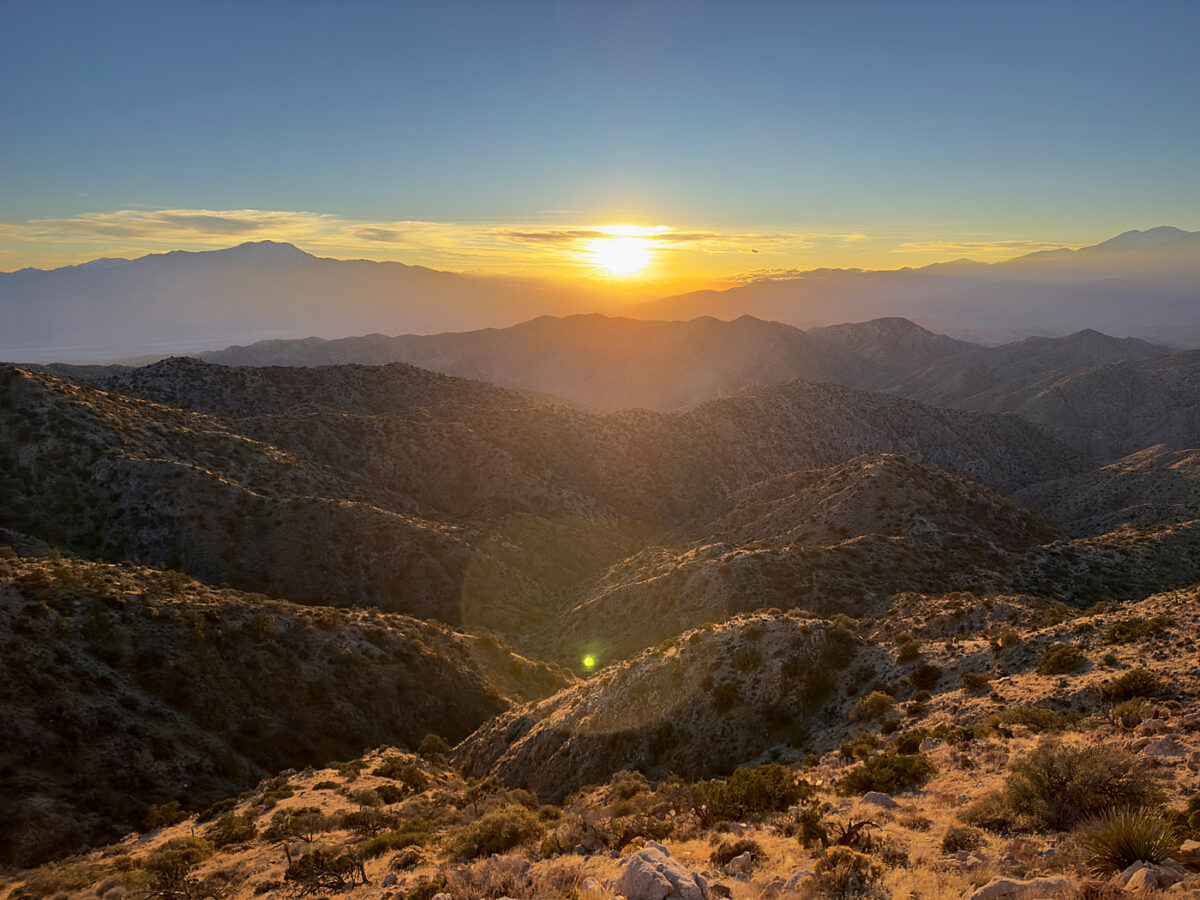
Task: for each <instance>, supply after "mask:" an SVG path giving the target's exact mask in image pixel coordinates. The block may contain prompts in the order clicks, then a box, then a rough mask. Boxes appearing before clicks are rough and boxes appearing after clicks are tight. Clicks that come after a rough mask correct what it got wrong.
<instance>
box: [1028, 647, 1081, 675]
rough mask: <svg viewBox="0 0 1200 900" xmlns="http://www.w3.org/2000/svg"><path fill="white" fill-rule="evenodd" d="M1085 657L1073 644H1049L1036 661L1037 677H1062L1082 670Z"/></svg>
mask: <svg viewBox="0 0 1200 900" xmlns="http://www.w3.org/2000/svg"><path fill="white" fill-rule="evenodd" d="M1086 661H1087V657H1085V656H1084V655H1083V651H1082V650H1080V649H1079V648H1078V647H1076V646H1075V645H1074V644H1051V645H1050V646H1049V647H1047V648H1046V649H1045V650H1043V651H1042V656H1041V658H1040V659H1039V660H1038V664H1037V671H1038V674H1039V675H1063V674H1066V673H1067V672H1075V671H1078V670H1079V669H1081V668H1083V664H1084V662H1086Z"/></svg>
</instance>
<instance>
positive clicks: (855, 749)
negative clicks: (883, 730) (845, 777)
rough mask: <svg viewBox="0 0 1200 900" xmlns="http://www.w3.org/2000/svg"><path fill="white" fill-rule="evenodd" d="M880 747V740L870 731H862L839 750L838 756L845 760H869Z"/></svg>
mask: <svg viewBox="0 0 1200 900" xmlns="http://www.w3.org/2000/svg"><path fill="white" fill-rule="evenodd" d="M878 746H879V738H877V737H875V735H873V734H871V732H869V731H860V732H859V733H858V734H856V735H855V736H854V737H852V738H851V739H850V740H848V741H846V742H845V743H843V744H842V745H841V746H840V747H839V748H838V754H839V755H840V756H841V757H842V758H843V759H856V758H857V759H867V758H869V757H870V755H871V751H872V750H874V749H875V748H876V747H878Z"/></svg>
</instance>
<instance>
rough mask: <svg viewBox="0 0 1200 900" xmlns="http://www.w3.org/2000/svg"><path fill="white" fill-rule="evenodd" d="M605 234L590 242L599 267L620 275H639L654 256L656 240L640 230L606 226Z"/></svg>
mask: <svg viewBox="0 0 1200 900" xmlns="http://www.w3.org/2000/svg"><path fill="white" fill-rule="evenodd" d="M602 231H604V232H605V236H604V237H598V238H593V239H592V240H590V241H588V243H587V251H588V253H589V254H590V255H591V258H592V262H593V263H595V264H596V267H597V268H600V269H604V270H605V271H606V272H607V273H608V274H609V275H614V276H616V277H618V278H621V277H625V276H627V275H636V274H637V273H638V272H640V271H642V270H643V269H644V268H646V266H648V265H650V262H651V259H652V258H653V242H652V241H651V240H650V239H649V238H648V237H646V236H645V235H644V234H637V233H636V231H637V229H634V228H632V227H629V226H612V227H609V228H604V229H602Z"/></svg>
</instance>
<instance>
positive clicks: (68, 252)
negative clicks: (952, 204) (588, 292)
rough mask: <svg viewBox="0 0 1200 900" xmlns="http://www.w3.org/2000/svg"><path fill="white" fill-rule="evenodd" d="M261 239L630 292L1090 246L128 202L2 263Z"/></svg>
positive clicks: (44, 262)
mask: <svg viewBox="0 0 1200 900" xmlns="http://www.w3.org/2000/svg"><path fill="white" fill-rule="evenodd" d="M1107 236H1108V235H1101V236H1098V237H1097V238H1096V239H1097V240H1100V239H1103V238H1104V237H1107ZM259 240H274V241H287V242H291V243H294V244H296V245H297V246H298V247H300V248H301V249H303V250H305V251H307V252H309V253H313V254H315V255H318V256H330V257H336V258H344V259H372V260H396V261H399V262H403V263H408V264H410V265H424V266H429V267H431V268H436V269H445V270H450V271H458V272H480V273H486V274H499V275H520V276H541V277H551V278H555V277H557V278H563V277H565V278H570V279H585V280H593V281H595V280H599V281H605V282H611V283H613V285H614V286H621V287H624V288H626V289H636V288H637V287H639V286H644V287H645V288H647V289H662V288H663V287H667V286H670V287H689V288H692V287H703V286H708V285H713V286H718V285H721V284H728V283H730V282H736V281H741V280H746V279H748V278H752V277H762V276H770V275H775V276H778V275H781V274H786V273H788V272H791V271H803V270H807V269H814V268H820V267H836V268H852V267H858V268H869V269H896V268H901V267H904V266H922V265H927V264H929V263H933V262H940V261H945V260H951V259H957V258H961V257H968V258H971V259H975V260H979V261H982V262H995V261H998V260H1002V259H1009V258H1011V257H1013V256H1019V255H1021V254H1023V253H1030V252H1033V251H1035V250H1043V249H1048V248H1052V247H1062V246H1080V245H1081V244H1082V243H1086V242H1087V241H1082V242H1081V241H1079V240H1074V241H1054V240H1033V239H1025V238H1005V237H997V236H987V235H969V236H967V237H966V238H965V239H964V238H962V237H958V238H956V239H950V238H948V237H946V236H944V235H937V234H930V233H928V232H921V231H919V230H915V229H914V231H913V232H912V233H907V234H900V233H895V232H894V231H892V232H886V233H875V234H873V233H868V232H813V231H801V230H785V229H780V230H770V229H761V230H753V231H737V230H729V229H706V228H690V227H683V226H679V225H668V224H645V223H631V222H627V221H626V222H621V221H607V222H606V221H601V222H599V223H580V224H574V223H566V224H564V222H563V221H562V220H561V219H560V220H559V221H557V222H551V223H446V222H425V221H362V220H354V219H348V218H344V217H341V216H335V215H329V214H322V213H311V212H291V211H272V210H254V209H241V210H207V209H158V210H146V209H127V210H118V211H115V212H108V213H90V214H82V215H76V216H69V217H61V218H44V219H34V220H29V221H26V222H22V223H0V269H3V270H5V271H11V270H14V269H19V268H23V267H26V266H32V267H35V268H54V267H58V266H63V265H74V264H77V263H81V262H86V261H88V260H92V259H96V258H100V257H120V258H134V257H137V256H142V255H145V254H147V253H159V252H164V251H167V250H212V249H220V248H224V247H230V246H233V245H236V244H239V243H243V242H245V241H259Z"/></svg>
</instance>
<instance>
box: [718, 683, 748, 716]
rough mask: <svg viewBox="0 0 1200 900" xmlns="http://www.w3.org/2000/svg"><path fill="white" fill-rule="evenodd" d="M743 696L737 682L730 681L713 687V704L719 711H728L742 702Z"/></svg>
mask: <svg viewBox="0 0 1200 900" xmlns="http://www.w3.org/2000/svg"><path fill="white" fill-rule="evenodd" d="M741 699H742V696H741V693H740V692H739V691H738V686H737V684H736V683H735V682H732V681H729V682H726V683H725V684H719V685H717V686H716V687H714V688H713V689H712V705H713V709H715V710H716V711H717V712H719V713H727V712H729V711H730V710H731V709H733V708H734V707H735V706H737V705H738V703H740V702H741Z"/></svg>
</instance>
